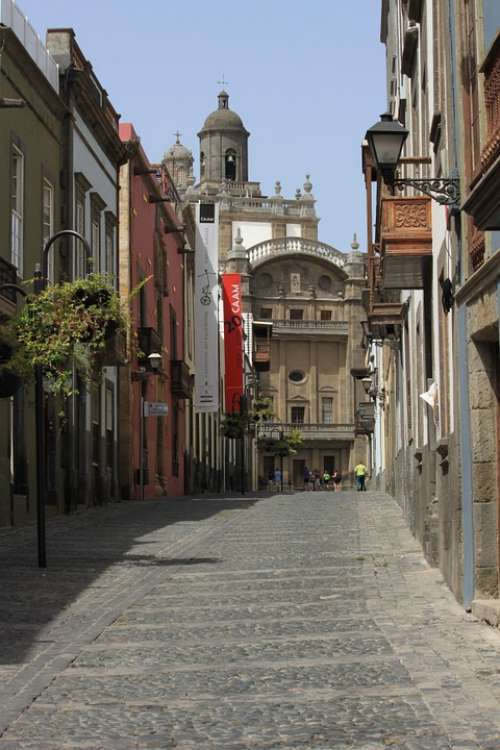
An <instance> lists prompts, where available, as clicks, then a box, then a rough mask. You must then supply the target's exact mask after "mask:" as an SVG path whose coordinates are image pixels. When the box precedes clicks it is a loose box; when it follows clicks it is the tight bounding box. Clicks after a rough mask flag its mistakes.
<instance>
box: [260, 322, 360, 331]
mask: <svg viewBox="0 0 500 750" xmlns="http://www.w3.org/2000/svg"><path fill="white" fill-rule="evenodd" d="M280 328H284V329H286V331H307V330H309V331H317V332H321V333H336V334H341V335H347V334H348V333H349V323H347V322H346V321H344V320H273V334H276V333H277V331H278V330H279V329H280Z"/></svg>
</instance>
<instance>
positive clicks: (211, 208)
mask: <svg viewBox="0 0 500 750" xmlns="http://www.w3.org/2000/svg"><path fill="white" fill-rule="evenodd" d="M195 252H196V256H195V266H196V285H195V300H194V303H195V365H196V379H195V407H196V409H197V410H198V411H200V412H214V411H218V409H219V357H218V352H219V330H218V321H217V310H218V289H219V285H218V267H219V206H218V205H216V204H214V203H198V205H197V206H196V245H195Z"/></svg>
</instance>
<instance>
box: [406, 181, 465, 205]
mask: <svg viewBox="0 0 500 750" xmlns="http://www.w3.org/2000/svg"><path fill="white" fill-rule="evenodd" d="M392 185H393V187H394V189H395V190H404V189H405V188H407V187H412V188H415V190H418V191H419V192H421V193H424V194H425V195H429V196H430V197H431V198H433V199H434V200H435V201H437V202H438V203H440V204H441V205H442V206H458V205H459V203H460V180H459V179H457V178H454V177H429V178H428V179H412V178H405V179H401V178H399V177H398V178H396V179H395V180H394V182H393V183H392Z"/></svg>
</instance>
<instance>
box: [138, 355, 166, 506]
mask: <svg viewBox="0 0 500 750" xmlns="http://www.w3.org/2000/svg"><path fill="white" fill-rule="evenodd" d="M147 361H148V365H149V370H145V369H143V370H139V372H137V373H132V375H133V376H135V379H137V380H142V383H141V401H140V419H141V421H140V427H139V461H140V463H139V486H140V497H141V500H144V459H145V455H144V452H145V451H144V442H145V441H144V434H145V431H146V430H145V419H146V399H145V395H146V385H145V383H146V378H147V377H148V376H149V375H159V374H160V372H161V362H162V359H161V354H160V353H159V352H151V354H148V357H147ZM148 482H149V480H148Z"/></svg>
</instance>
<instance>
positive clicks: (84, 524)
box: [0, 492, 500, 750]
mask: <svg viewBox="0 0 500 750" xmlns="http://www.w3.org/2000/svg"><path fill="white" fill-rule="evenodd" d="M35 553H36V550H35V535H34V530H33V529H22V530H5V531H2V532H1V533H0V644H1V645H0V750H21V748H26V749H29V750H65V749H67V750H70V749H71V750H76V749H77V748H80V749H83V748H86V749H87V750H132V749H134V750H169V749H170V748H175V749H176V750H195V749H196V750H250V749H253V750H286V749H287V748H289V749H291V748H302V749H303V750H305V749H307V750H333V749H334V750H348V748H349V749H351V748H354V749H355V750H388V749H389V750H445V748H446V749H448V750H449V749H450V748H455V749H456V750H458V749H460V750H472V749H474V750H479V749H480V750H500V633H499V632H498V631H496V630H493V629H490V628H489V627H488V626H485V625H482V624H480V623H478V622H476V621H474V619H473V618H472V617H471V616H470V615H467V614H465V613H464V612H463V611H462V609H461V607H460V606H459V605H458V604H457V603H456V602H455V600H454V599H453V597H452V595H451V594H450V593H449V591H448V589H447V588H446V585H445V584H444V583H443V580H442V578H441V576H440V575H439V574H438V573H437V572H436V571H435V570H432V569H430V568H429V567H428V565H427V564H426V563H425V561H424V560H423V558H422V556H421V554H420V551H419V548H418V546H417V544H416V543H415V541H414V540H413V539H412V537H411V535H410V533H409V532H408V530H407V529H406V527H405V524H404V522H403V520H402V517H401V513H400V511H399V508H398V506H397V505H396V503H395V502H394V501H393V500H392V499H391V498H389V497H388V496H386V495H382V494H377V493H369V492H367V493H352V492H339V493H327V492H311V493H301V494H295V495H285V496H279V495H276V496H274V497H255V498H248V497H246V498H244V499H242V498H234V499H230V498H225V499H204V498H203V499H190V500H182V501H181V500H179V501H176V500H166V501H156V502H146V503H144V504H139V503H126V504H121V505H113V506H108V507H105V508H102V509H97V510H95V511H90V512H88V513H85V514H82V515H80V516H73V517H70V518H61V519H56V520H54V521H52V522H51V524H50V530H49V555H48V559H49V566H50V567H49V569H48V570H47V571H46V572H40V571H38V569H37V568H36V567H35V559H36V554H35Z"/></svg>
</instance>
